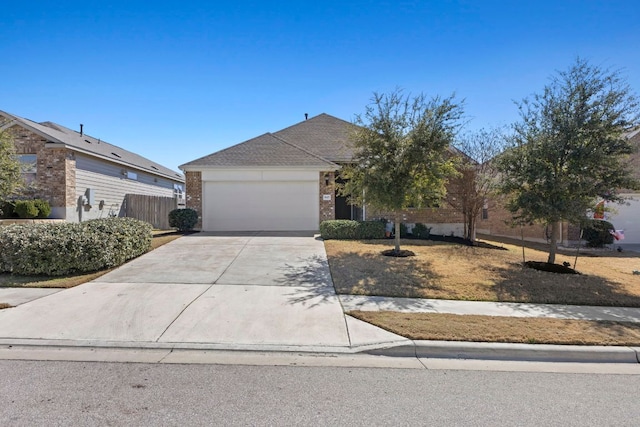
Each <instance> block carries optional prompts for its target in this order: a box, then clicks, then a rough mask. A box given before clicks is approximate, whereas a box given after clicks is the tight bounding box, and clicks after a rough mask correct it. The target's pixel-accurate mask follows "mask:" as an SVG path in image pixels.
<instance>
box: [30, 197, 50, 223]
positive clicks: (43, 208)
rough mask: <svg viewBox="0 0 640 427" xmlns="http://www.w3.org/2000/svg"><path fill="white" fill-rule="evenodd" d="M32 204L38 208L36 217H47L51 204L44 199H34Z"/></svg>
mask: <svg viewBox="0 0 640 427" xmlns="http://www.w3.org/2000/svg"><path fill="white" fill-rule="evenodd" d="M33 204H34V205H35V207H36V208H38V216H37V218H48V217H49V215H51V205H50V204H49V202H47V201H46V200H42V199H35V200H34V201H33Z"/></svg>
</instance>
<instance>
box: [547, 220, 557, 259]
mask: <svg viewBox="0 0 640 427" xmlns="http://www.w3.org/2000/svg"><path fill="white" fill-rule="evenodd" d="M559 233H560V223H559V222H558V221H554V222H552V223H551V240H550V241H549V258H548V259H547V262H548V263H549V264H554V263H555V262H556V252H557V250H558V234H559Z"/></svg>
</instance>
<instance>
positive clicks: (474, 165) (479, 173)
mask: <svg viewBox="0 0 640 427" xmlns="http://www.w3.org/2000/svg"><path fill="white" fill-rule="evenodd" d="M505 145H506V142H505V132H504V129H503V128H489V129H484V128H483V129H480V130H478V131H475V132H470V133H466V134H464V135H461V136H460V137H459V138H458V139H457V140H456V142H455V143H454V147H455V148H456V149H457V150H458V151H459V153H458V154H459V163H458V171H459V172H460V173H459V174H458V175H457V176H455V177H453V178H452V179H451V180H450V184H451V189H450V193H451V197H449V199H448V201H449V203H450V204H451V205H452V206H453V207H454V208H457V209H458V210H459V211H460V212H462V215H463V217H464V238H465V239H468V240H470V241H471V242H475V240H476V224H477V221H478V218H479V217H480V213H481V212H482V209H483V208H484V207H485V206H486V203H487V199H488V197H489V196H490V195H491V194H492V193H493V192H494V191H495V190H496V188H497V182H498V170H497V168H496V166H495V163H494V162H493V160H494V158H495V157H496V156H497V155H498V154H500V153H501V152H502V151H503V150H504V147H505Z"/></svg>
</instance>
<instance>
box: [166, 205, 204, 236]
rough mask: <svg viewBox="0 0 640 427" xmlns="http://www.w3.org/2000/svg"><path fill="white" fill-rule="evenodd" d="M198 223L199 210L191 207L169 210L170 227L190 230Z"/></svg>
mask: <svg viewBox="0 0 640 427" xmlns="http://www.w3.org/2000/svg"><path fill="white" fill-rule="evenodd" d="M197 223H198V212H196V211H195V210H193V209H191V208H184V209H174V210H172V211H171V212H169V227H174V228H177V229H178V230H179V231H190V230H193V227H195V226H196V224H197Z"/></svg>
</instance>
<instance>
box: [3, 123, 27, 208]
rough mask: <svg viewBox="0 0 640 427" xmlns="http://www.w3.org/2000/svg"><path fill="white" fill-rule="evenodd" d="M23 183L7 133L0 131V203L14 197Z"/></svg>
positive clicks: (9, 136) (9, 135) (10, 138)
mask: <svg viewBox="0 0 640 427" xmlns="http://www.w3.org/2000/svg"><path fill="white" fill-rule="evenodd" d="M23 186H24V182H23V179H22V174H21V166H20V162H19V161H18V159H17V158H16V153H15V147H14V146H13V138H12V137H11V134H10V133H9V131H6V130H0V201H2V200H6V199H7V198H9V197H11V196H12V195H15V194H16V193H17V192H18V191H19V190H20V189H21V188H22V187H23Z"/></svg>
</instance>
